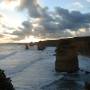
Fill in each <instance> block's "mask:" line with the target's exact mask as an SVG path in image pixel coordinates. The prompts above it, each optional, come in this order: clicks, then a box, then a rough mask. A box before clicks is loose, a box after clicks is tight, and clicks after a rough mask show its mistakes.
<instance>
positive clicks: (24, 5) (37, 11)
mask: <svg viewBox="0 0 90 90" xmlns="http://www.w3.org/2000/svg"><path fill="white" fill-rule="evenodd" d="M19 9H21V10H22V9H27V10H28V13H29V15H30V16H31V17H34V18H36V17H41V15H42V10H41V7H40V5H39V4H38V3H37V0H20V6H19Z"/></svg>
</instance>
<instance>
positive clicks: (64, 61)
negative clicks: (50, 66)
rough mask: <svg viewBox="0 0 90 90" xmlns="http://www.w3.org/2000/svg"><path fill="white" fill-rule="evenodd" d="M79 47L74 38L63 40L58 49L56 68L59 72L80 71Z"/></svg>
mask: <svg viewBox="0 0 90 90" xmlns="http://www.w3.org/2000/svg"><path fill="white" fill-rule="evenodd" d="M76 50H77V49H76V48H75V46H74V44H73V43H72V40H69V39H66V40H61V42H60V44H59V45H58V46H57V49H56V61H55V70H56V71H57V72H70V73H72V72H75V71H78V69H79V68H78V57H77V51H76Z"/></svg>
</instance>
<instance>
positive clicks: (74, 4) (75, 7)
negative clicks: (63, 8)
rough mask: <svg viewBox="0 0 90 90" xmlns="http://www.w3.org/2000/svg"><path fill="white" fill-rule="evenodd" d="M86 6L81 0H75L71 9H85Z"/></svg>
mask: <svg viewBox="0 0 90 90" xmlns="http://www.w3.org/2000/svg"><path fill="white" fill-rule="evenodd" d="M83 8H84V6H83V4H82V3H81V2H79V1H76V2H73V3H72V4H71V9H70V10H71V11H72V10H77V11H79V10H80V9H83Z"/></svg>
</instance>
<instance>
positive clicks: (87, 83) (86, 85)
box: [85, 82, 90, 90]
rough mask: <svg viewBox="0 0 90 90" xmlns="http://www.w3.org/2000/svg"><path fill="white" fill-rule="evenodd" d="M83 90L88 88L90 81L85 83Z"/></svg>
mask: <svg viewBox="0 0 90 90" xmlns="http://www.w3.org/2000/svg"><path fill="white" fill-rule="evenodd" d="M85 90H90V82H86V83H85Z"/></svg>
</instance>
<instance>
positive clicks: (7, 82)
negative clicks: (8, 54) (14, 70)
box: [0, 69, 15, 90]
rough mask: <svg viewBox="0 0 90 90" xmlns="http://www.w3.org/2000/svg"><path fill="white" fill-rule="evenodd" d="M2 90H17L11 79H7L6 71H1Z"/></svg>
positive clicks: (0, 82)
mask: <svg viewBox="0 0 90 90" xmlns="http://www.w3.org/2000/svg"><path fill="white" fill-rule="evenodd" d="M0 90H15V89H14V87H13V85H12V83H11V79H10V78H7V77H6V75H5V73H4V71H3V70H1V69H0Z"/></svg>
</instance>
